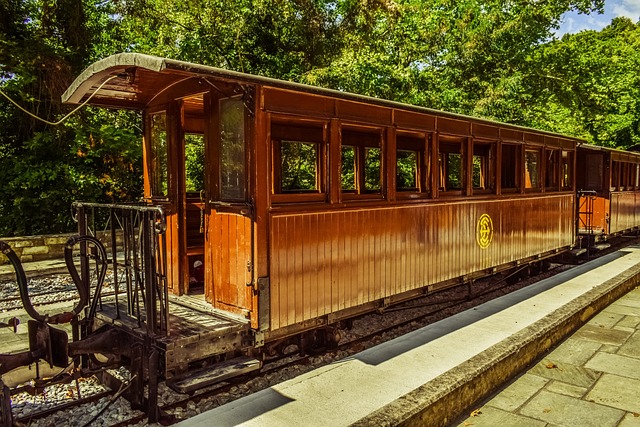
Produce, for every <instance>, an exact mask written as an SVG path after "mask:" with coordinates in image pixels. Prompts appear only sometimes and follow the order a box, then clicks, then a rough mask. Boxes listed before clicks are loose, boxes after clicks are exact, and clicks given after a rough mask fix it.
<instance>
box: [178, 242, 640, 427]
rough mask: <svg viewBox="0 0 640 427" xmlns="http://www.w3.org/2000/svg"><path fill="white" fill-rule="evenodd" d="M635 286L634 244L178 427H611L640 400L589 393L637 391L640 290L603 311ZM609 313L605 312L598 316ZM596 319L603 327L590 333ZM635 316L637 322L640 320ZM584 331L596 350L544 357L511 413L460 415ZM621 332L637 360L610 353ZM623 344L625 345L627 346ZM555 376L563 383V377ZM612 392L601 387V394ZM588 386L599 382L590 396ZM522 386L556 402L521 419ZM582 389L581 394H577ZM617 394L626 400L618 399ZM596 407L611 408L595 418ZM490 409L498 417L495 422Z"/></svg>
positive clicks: (639, 276)
mask: <svg viewBox="0 0 640 427" xmlns="http://www.w3.org/2000/svg"><path fill="white" fill-rule="evenodd" d="M639 282H640V248H638V247H631V248H626V249H623V250H620V251H617V252H614V253H612V254H609V255H606V256H603V257H601V258H599V259H597V260H594V261H591V262H588V263H585V264H583V265H581V266H578V267H574V268H572V269H571V270H568V271H565V272H563V273H561V274H559V275H556V276H554V277H552V278H549V279H545V280H542V281H540V282H538V283H536V284H533V285H531V286H529V287H527V288H524V289H521V290H519V291H516V292H514V293H511V294H509V295H506V296H503V297H501V298H498V299H495V300H492V301H490V302H487V303H485V304H483V305H481V306H478V307H475V308H473V309H470V310H468V311H465V312H463V313H460V314H458V315H455V316H452V317H450V318H447V319H444V320H442V321H439V322H437V323H434V324H432V325H429V326H427V327H424V328H422V329H419V330H417V331H414V332H412V333H409V334H407V335H405V336H402V337H399V338H397V339H394V340H391V341H389V342H386V343H383V344H381V345H378V346H376V347H373V348H370V349H368V350H366V351H364V352H362V353H359V354H357V355H354V356H352V357H349V358H347V359H344V360H341V361H339V362H336V363H333V364H330V365H327V366H324V367H321V368H319V369H316V370H314V371H312V372H309V373H306V374H303V375H301V376H299V377H297V378H294V379H292V380H289V381H286V382H284V383H282V384H279V385H277V386H273V387H271V388H269V389H265V390H262V391H260V392H257V393H255V394H253V395H250V396H247V397H244V398H242V399H239V400H237V401H234V402H231V403H228V404H226V405H224V406H221V407H218V408H216V409H213V410H211V411H208V412H205V413H203V414H200V415H198V416H196V417H194V418H191V419H189V420H186V421H184V422H182V423H181V424H180V425H181V426H183V427H189V426H191V427H194V426H205V425H211V423H212V422H214V420H215V424H216V425H218V426H234V425H248V426H283V425H291V426H293V425H296V426H299V425H314V426H347V425H359V426H369V425H379V426H385V425H387V426H391V425H416V426H417V425H428V426H445V425H450V424H451V423H453V422H455V423H456V424H458V423H460V425H470V424H473V425H477V426H481V425H497V424H500V423H501V424H503V425H509V423H512V422H516V421H520V422H521V421H523V420H524V421H526V422H528V424H526V425H545V423H547V422H550V423H552V424H554V425H564V423H563V420H562V417H563V416H565V417H573V416H577V417H580V416H582V417H583V418H584V419H583V420H582V421H581V422H582V424H580V425H608V424H607V423H606V422H603V418H600V416H599V415H600V414H604V415H602V416H603V417H605V416H609V417H613V418H614V419H613V421H612V422H610V423H609V424H610V425H618V424H617V423H619V422H620V420H621V419H623V418H625V417H629V416H631V415H632V414H633V413H636V414H637V413H638V412H640V407H636V408H635V409H634V408H631V407H629V403H628V402H633V401H635V404H636V406H638V405H640V403H639V402H638V401H637V398H632V399H627V400H626V401H624V399H622V401H624V402H626V403H624V404H620V403H615V402H614V403H612V401H611V399H609V400H607V398H606V390H607V389H606V388H602V387H601V388H600V389H599V390H605V391H603V392H601V394H604V397H603V398H602V399H600V397H602V396H600V397H598V396H592V393H593V392H594V390H596V388H597V387H598V384H599V382H601V381H605V382H607V384H608V383H611V382H612V380H614V377H616V378H623V380H624V381H626V383H627V382H630V381H631V382H633V381H635V383H634V384H635V385H636V386H637V385H638V384H640V381H639V379H640V378H638V377H637V371H638V369H637V368H638V366H640V356H639V355H640V349H639V348H638V347H640V330H639V329H638V328H640V325H639V323H640V322H638V321H637V320H638V318H639V317H640V295H638V293H639V291H638V289H636V290H635V291H633V292H632V293H630V294H629V295H628V296H625V298H627V299H628V298H632V299H631V300H630V301H631V302H630V303H628V304H626V305H624V306H623V307H624V308H625V310H626V311H624V313H626V316H625V315H623V314H616V315H613V316H609V314H608V311H607V310H609V308H607V307H609V306H611V307H614V306H616V305H617V304H619V303H618V302H616V300H618V299H619V298H621V297H622V296H624V295H625V294H627V293H628V292H629V291H631V290H633V289H634V288H636V287H637V285H638V283H639ZM603 309H605V311H604V312H603V313H602V314H599V315H597V314H598V313H599V312H600V311H601V310H603ZM634 310H635V311H634ZM618 311H620V310H618ZM621 313H622V312H621ZM596 315H597V316H596ZM594 316H595V317H594ZM610 317H611V319H614V320H616V322H617V321H620V322H623V323H625V322H626V323H625V325H626V326H625V325H622V326H619V327H618V326H615V329H603V328H614V325H615V323H616V322H613V323H611V322H612V321H610V319H609V318H610ZM589 319H592V320H591V323H594V322H595V323H594V324H593V325H592V324H587V325H585V326H584V327H583V325H584V324H585V323H586V322H587V321H589ZM603 319H604V320H605V321H603ZM633 319H636V321H635V323H634V322H633V321H632V320H633ZM634 325H635V326H634ZM581 327H582V329H580V330H579V331H578V332H577V333H576V335H579V334H582V335H583V336H582V338H583V339H582V341H581V340H578V342H587V344H585V346H586V347H588V348H589V351H590V353H589V352H587V353H589V354H587V355H586V356H585V351H583V350H584V349H581V348H577V347H576V344H575V340H574V339H573V338H572V339H569V340H567V343H569V344H568V345H570V346H571V348H569V349H563V346H565V345H567V344H566V343H565V344H562V345H561V347H559V348H558V350H556V351H554V353H552V355H555V354H556V353H557V352H558V351H560V353H562V354H565V355H567V354H568V355H569V359H568V362H567V363H564V364H561V363H560V362H559V361H560V360H564V359H563V358H562V357H560V356H558V358H557V360H558V362H557V363H554V362H548V364H547V365H546V366H547V369H546V370H547V371H548V372H547V373H544V372H543V373H542V374H540V372H538V374H539V375H538V376H535V378H537V381H538V383H539V387H538V386H536V387H537V388H536V387H533V388H532V387H529V386H530V384H528V386H527V385H525V386H522V384H520V385H519V386H518V382H519V381H516V382H515V383H514V386H515V387H516V391H517V390H520V393H519V394H518V392H514V391H513V390H512V391H511V392H507V394H509V396H507V397H506V398H504V399H503V401H502V402H503V403H504V402H505V401H507V402H508V403H509V404H510V405H511V406H509V405H506V406H505V405H503V408H502V409H496V408H493V407H491V406H488V407H487V409H486V410H485V415H481V414H482V412H481V411H473V412H474V414H473V415H479V416H477V417H474V418H472V419H470V420H467V421H464V418H458V417H460V416H462V415H463V414H466V416H468V415H469V414H470V413H471V412H472V410H473V409H474V408H477V405H479V402H482V401H483V399H485V398H486V397H487V396H489V395H491V394H492V393H494V392H495V390H497V389H499V388H500V387H502V386H503V385H504V384H506V383H507V382H508V381H509V380H510V379H512V378H513V377H515V376H517V375H518V374H519V373H521V372H522V371H523V370H525V369H526V368H527V367H529V366H531V365H532V364H535V363H536V362H538V361H540V360H541V359H542V358H543V357H544V356H545V355H546V354H547V353H548V352H549V351H550V350H551V349H552V348H553V347H554V346H556V345H557V344H558V343H560V342H561V341H563V340H564V339H565V338H566V337H568V336H569V335H570V334H572V333H574V331H576V330H578V329H579V328H581ZM634 328H635V330H634ZM618 335H624V337H623V338H624V340H623V341H624V342H625V346H627V347H628V346H633V345H635V350H634V351H635V353H634V352H633V351H631V352H630V353H629V352H627V353H629V354H631V356H633V357H627V356H624V355H623V354H621V355H615V354H612V353H615V352H616V349H617V348H618V347H615V346H614V344H615V343H612V342H610V337H611V336H614V337H617V336H618ZM599 336H604V337H605V339H604V341H601V343H600V344H598V341H597V339H596V338H597V337H599ZM607 337H608V338H607ZM620 339H622V338H620ZM572 340H573V341H572ZM623 341H620V342H617V344H618V345H622V344H623ZM620 348H621V347H620ZM600 351H605V352H607V354H609V353H611V354H610V356H612V357H614V356H615V357H616V360H617V359H620V360H617V362H616V363H614V365H615V367H616V369H622V370H624V369H627V370H633V371H634V372H635V374H633V375H636V377H634V378H636V379H635V380H633V379H629V378H626V377H623V376H619V377H617V376H615V375H613V374H611V373H608V371H609V369H608V368H606V367H603V366H600V365H602V363H600V364H598V363H599V362H598V361H596V362H598V363H596V362H594V360H595V359H598V360H600V359H603V358H605V359H606V358H607V354H604V353H603V354H604V355H603V356H599V354H600ZM594 354H595V356H594ZM634 354H635V356H634ZM578 356H579V357H578ZM609 358H610V357H609ZM578 359H580V363H582V365H584V364H588V363H596V365H597V366H596V365H593V366H587V367H584V366H582V365H581V366H575V364H577V363H578V362H576V360H578ZM553 360H556V359H553ZM607 360H608V359H607ZM540 363H546V361H542V362H539V363H537V364H535V365H534V366H533V368H532V369H533V370H535V369H539V370H540V369H541V370H542V371H545V369H544V367H542V368H540V366H539V365H540ZM558 365H560V366H558ZM549 366H551V367H549ZM634 366H635V368H634ZM609 367H611V364H609ZM603 372H604V373H603ZM552 373H553V375H556V376H558V375H559V377H557V378H555V377H554V376H553V375H552ZM561 373H562V374H561ZM525 375H529V374H525ZM571 375H578V376H580V377H581V379H582V377H584V376H587V377H589V378H590V379H591V380H590V381H591V382H590V383H589V384H590V385H587V386H584V385H583V386H582V387H581V386H579V385H575V384H573V383H575V381H572V380H571ZM545 376H546V378H545ZM561 377H562V378H561ZM623 380H621V381H623ZM624 381H623V382H624ZM530 382H531V381H530ZM533 382H535V381H533ZM594 383H595V386H594ZM626 383H625V384H626ZM636 383H637V384H636ZM605 385H606V384H604V383H603V387H604V386H605ZM609 386H610V387H614V388H609V390H615V386H611V384H609ZM627 386H628V384H627ZM636 386H634V385H631V389H632V390H637V387H636ZM588 387H592V388H591V391H589V388H588ZM543 388H544V389H543ZM523 389H526V390H529V391H530V392H531V390H533V392H535V393H538V394H536V396H535V398H534V399H531V401H535V402H537V400H536V399H538V400H539V399H544V398H547V400H548V401H545V402H546V403H544V402H542V403H540V405H542V406H541V407H540V408H538V409H539V411H536V410H535V408H534V409H531V411H533V413H525V415H523V414H521V413H518V411H519V410H521V411H524V409H522V408H523V407H524V408H525V409H526V408H528V406H526V405H525V402H528V401H526V399H527V398H522V399H523V401H522V402H516V400H517V399H516V398H514V395H522V393H521V391H522V390H523ZM547 389H549V390H547ZM554 390H555V392H556V393H558V390H560V392H559V394H557V395H556V394H554V393H552V392H553V391H554ZM562 390H564V392H563V391H562ZM580 390H582V391H583V393H579V391H580ZM533 392H531V393H532V394H535V393H533ZM611 393H612V394H613V392H612V391H611ZM621 393H622V395H624V392H621ZM580 396H581V397H582V400H581V398H580ZM617 397H618V401H620V396H617ZM529 398H530V397H529ZM614 400H615V399H614ZM568 401H570V402H568ZM574 401H575V402H574ZM514 402H515V403H514ZM600 403H602V404H600ZM625 404H626V405H627V406H626V407H625ZM474 405H476V406H474ZM545 405H546V406H545ZM554 405H564V406H562V407H555V406H554ZM594 405H595V406H594ZM616 405H617V406H616ZM495 406H498V407H500V405H495ZM583 406H584V408H583ZM591 406H594V407H593V408H592V407H591ZM632 406H633V405H632ZM492 408H493V409H492ZM571 408H575V409H571ZM598 408H604V409H602V410H601V411H598ZM483 409H484V408H483ZM510 410H511V412H509V411H510ZM492 414H493V415H494V417H493V418H489V417H490V416H491V415H492ZM496 414H497V415H496ZM563 414H564V415H563ZM593 414H598V416H594V415H593ZM630 414H631V415H630ZM496 417H497V418H496ZM513 417H523V418H521V419H516V418H513ZM554 417H555V418H554ZM456 420H457V421H456ZM463 421H464V422H463ZM565 421H566V420H565ZM536 423H538V424H536ZM594 423H595V424H594Z"/></svg>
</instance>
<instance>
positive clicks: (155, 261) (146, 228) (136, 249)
mask: <svg viewBox="0 0 640 427" xmlns="http://www.w3.org/2000/svg"><path fill="white" fill-rule="evenodd" d="M72 213H73V217H74V219H75V220H76V221H77V223H78V234H79V235H80V236H93V237H97V235H98V232H99V231H102V232H105V231H106V236H107V239H109V240H110V245H107V246H109V248H110V253H109V255H108V256H109V259H108V263H109V265H110V268H111V270H112V273H113V276H112V277H113V279H112V280H113V288H114V293H115V296H114V298H115V317H116V318H121V317H122V316H123V311H124V314H126V316H128V317H130V318H133V319H135V320H136V321H137V322H138V326H139V327H142V328H145V329H146V331H147V333H148V334H149V335H150V336H167V335H168V334H169V295H168V292H169V291H168V286H167V255H166V254H167V251H166V247H167V239H166V233H165V230H166V221H165V215H164V212H163V210H162V208H160V207H158V206H150V205H124V204H123V205H119V204H100V203H84V202H76V203H74V204H73V207H72ZM90 255H91V254H88V253H87V245H86V243H82V242H81V243H80V270H81V274H80V275H81V277H82V281H83V286H86V289H87V290H88V289H89V287H90V277H89V257H90ZM94 298H95V299H97V300H100V295H96V296H94Z"/></svg>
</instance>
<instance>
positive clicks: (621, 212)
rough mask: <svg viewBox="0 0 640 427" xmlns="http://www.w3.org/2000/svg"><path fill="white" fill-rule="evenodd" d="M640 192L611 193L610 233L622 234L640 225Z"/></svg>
mask: <svg viewBox="0 0 640 427" xmlns="http://www.w3.org/2000/svg"><path fill="white" fill-rule="evenodd" d="M638 203H640V191H617V192H611V197H610V214H609V233H612V234H613V233H620V232H623V231H625V230H631V229H633V228H635V227H638V226H639V225H640V223H639V222H640V205H639V204H638Z"/></svg>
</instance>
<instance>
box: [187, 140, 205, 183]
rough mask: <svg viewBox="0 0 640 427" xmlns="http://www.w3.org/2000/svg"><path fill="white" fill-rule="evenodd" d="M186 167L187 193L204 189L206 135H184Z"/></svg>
mask: <svg viewBox="0 0 640 427" xmlns="http://www.w3.org/2000/svg"><path fill="white" fill-rule="evenodd" d="M184 167H185V175H186V187H187V193H200V191H202V190H204V135H197V134H193V133H190V134H186V135H185V136H184Z"/></svg>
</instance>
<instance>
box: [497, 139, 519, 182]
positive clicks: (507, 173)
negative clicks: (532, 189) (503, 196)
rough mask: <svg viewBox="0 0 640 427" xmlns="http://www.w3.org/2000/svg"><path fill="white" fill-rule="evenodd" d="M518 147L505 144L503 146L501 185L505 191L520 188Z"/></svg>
mask: <svg viewBox="0 0 640 427" xmlns="http://www.w3.org/2000/svg"><path fill="white" fill-rule="evenodd" d="M518 148H519V147H518V146H517V145H508V144H505V145H503V146H502V164H501V166H502V176H501V184H502V188H503V189H511V188H518V181H519V180H518V173H517V171H518V165H519V164H520V162H521V160H519V158H518V156H519V154H520V153H519V150H518Z"/></svg>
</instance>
